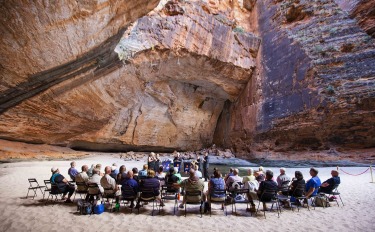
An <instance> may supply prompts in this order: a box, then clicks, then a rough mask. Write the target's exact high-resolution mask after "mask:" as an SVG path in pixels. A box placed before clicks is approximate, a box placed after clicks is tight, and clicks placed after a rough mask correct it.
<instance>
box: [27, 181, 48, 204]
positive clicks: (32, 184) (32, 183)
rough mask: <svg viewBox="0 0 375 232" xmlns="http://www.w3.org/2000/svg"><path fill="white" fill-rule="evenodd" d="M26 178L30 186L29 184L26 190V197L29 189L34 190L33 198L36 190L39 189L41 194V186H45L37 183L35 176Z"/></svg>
mask: <svg viewBox="0 0 375 232" xmlns="http://www.w3.org/2000/svg"><path fill="white" fill-rule="evenodd" d="M28 180H29V184H30V186H29V188H28V190H27V195H26V198H28V197H29V192H30V190H32V191H33V192H34V195H33V199H34V198H35V196H37V194H36V192H37V190H38V189H39V190H40V192H41V193H42V195H43V191H42V188H45V187H46V186H41V185H39V183H38V181H37V180H36V179H35V178H29V179H28Z"/></svg>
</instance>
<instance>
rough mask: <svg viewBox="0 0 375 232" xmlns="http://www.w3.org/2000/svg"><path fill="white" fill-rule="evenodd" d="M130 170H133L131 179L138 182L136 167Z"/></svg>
mask: <svg viewBox="0 0 375 232" xmlns="http://www.w3.org/2000/svg"><path fill="white" fill-rule="evenodd" d="M132 172H133V179H134V180H135V181H137V182H138V184H139V176H138V168H133V169H132Z"/></svg>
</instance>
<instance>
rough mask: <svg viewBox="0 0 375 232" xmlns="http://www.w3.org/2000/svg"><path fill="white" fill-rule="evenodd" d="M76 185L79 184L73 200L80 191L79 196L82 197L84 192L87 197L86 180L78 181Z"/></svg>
mask: <svg viewBox="0 0 375 232" xmlns="http://www.w3.org/2000/svg"><path fill="white" fill-rule="evenodd" d="M76 185H77V189H76V191H74V197H73V201H74V199H75V198H76V194H77V193H78V194H79V196H80V197H81V199H83V198H82V194H83V195H84V196H85V197H86V194H87V185H86V183H85V182H76Z"/></svg>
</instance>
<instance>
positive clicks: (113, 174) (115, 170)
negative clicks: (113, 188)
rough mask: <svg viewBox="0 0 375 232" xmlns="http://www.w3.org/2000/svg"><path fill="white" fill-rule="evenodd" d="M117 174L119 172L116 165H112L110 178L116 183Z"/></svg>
mask: <svg viewBox="0 0 375 232" xmlns="http://www.w3.org/2000/svg"><path fill="white" fill-rule="evenodd" d="M118 173H119V170H118V169H117V164H116V163H113V164H112V167H111V174H110V176H111V177H112V178H113V179H115V180H116V181H117V175H118Z"/></svg>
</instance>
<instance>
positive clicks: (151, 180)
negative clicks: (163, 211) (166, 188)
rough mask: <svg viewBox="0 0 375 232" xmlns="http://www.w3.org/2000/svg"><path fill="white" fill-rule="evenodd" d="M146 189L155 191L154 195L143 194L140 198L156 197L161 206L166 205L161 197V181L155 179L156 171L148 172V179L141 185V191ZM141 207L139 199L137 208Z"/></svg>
mask: <svg viewBox="0 0 375 232" xmlns="http://www.w3.org/2000/svg"><path fill="white" fill-rule="evenodd" d="M145 189H153V193H148V192H146V193H141V196H140V197H143V198H152V197H155V198H156V200H158V201H159V202H160V206H164V203H163V202H162V200H161V196H160V181H159V180H158V179H157V178H155V171H154V170H148V171H147V178H146V179H143V180H142V181H141V184H140V191H141V192H142V190H145ZM139 207H140V198H138V202H137V206H136V208H139Z"/></svg>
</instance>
